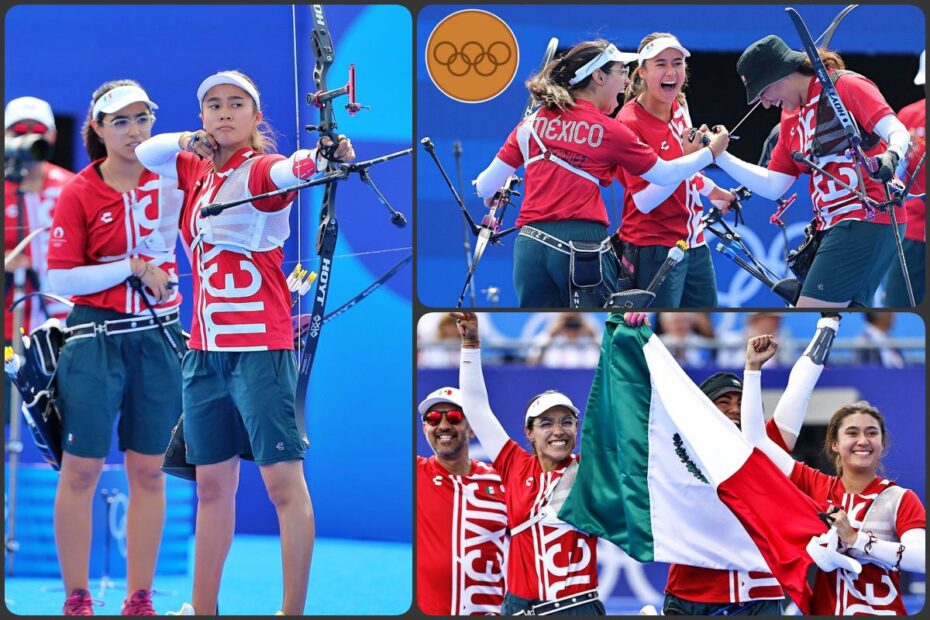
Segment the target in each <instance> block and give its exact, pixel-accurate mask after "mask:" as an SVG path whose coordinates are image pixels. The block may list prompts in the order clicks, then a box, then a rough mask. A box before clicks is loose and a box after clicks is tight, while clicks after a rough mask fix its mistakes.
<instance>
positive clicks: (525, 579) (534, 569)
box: [494, 440, 604, 615]
mask: <svg viewBox="0 0 930 620" xmlns="http://www.w3.org/2000/svg"><path fill="white" fill-rule="evenodd" d="M576 458H577V457H575V456H572V457H571V458H570V459H566V461H565V462H564V463H563V466H562V467H560V468H559V469H556V470H554V471H549V472H544V471H543V470H542V467H541V466H540V464H539V460H538V459H537V458H536V456H535V455H532V454H529V453H528V452H526V451H525V450H523V449H522V448H521V447H520V446H519V445H518V444H517V443H516V442H515V441H513V440H509V441H508V442H507V443H506V444H505V445H504V447H503V449H502V450H501V452H500V454H498V455H497V458H496V459H495V460H494V467H495V469H497V471H498V472H500V475H501V480H502V481H503V483H504V488H505V489H506V490H507V494H506V498H507V520H508V523H509V525H510V529H511V540H510V555H509V556H508V558H507V596H506V597H505V598H504V607H503V614H504V615H511V614H512V613H514V612H515V611H518V610H520V609H528V608H529V607H531V606H532V605H535V604H539V603H542V602H545V601H555V600H557V599H567V600H569V601H570V600H571V597H573V596H577V597H584V596H585V595H587V596H591V597H592V598H591V600H590V601H589V602H587V603H585V604H583V605H581V606H579V607H575V608H573V609H568V610H567V611H568V612H574V613H575V614H577V615H591V614H600V615H603V614H604V606H603V604H602V603H601V602H600V601H598V600H597V599H596V594H597V592H596V589H597V537H596V536H592V535H589V534H585V533H584V532H581V531H580V530H577V529H575V528H574V527H572V526H570V525H568V524H567V523H558V524H549V523H546V522H545V521H543V520H542V519H538V518H535V519H534V517H538V515H540V514H541V513H540V511H541V510H542V509H543V508H544V507H545V506H546V504H547V503H548V501H549V497H550V496H551V494H552V491H553V489H554V488H555V485H556V484H557V483H558V481H559V480H560V479H561V478H562V475H563V474H564V473H565V469H566V467H568V466H569V465H570V464H571V462H572V461H574V460H576Z"/></svg>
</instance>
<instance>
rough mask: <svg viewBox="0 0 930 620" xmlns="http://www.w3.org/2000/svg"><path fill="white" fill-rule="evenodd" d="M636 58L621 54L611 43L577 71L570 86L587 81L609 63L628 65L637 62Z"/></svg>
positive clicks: (634, 55) (633, 55)
mask: <svg viewBox="0 0 930 620" xmlns="http://www.w3.org/2000/svg"><path fill="white" fill-rule="evenodd" d="M636 58H637V56H636V54H628V53H626V52H621V51H620V50H618V49H617V48H616V46H615V45H614V44H613V43H611V44H610V45H608V46H607V47H605V48H604V50H603V51H602V52H601V53H600V54H598V55H597V56H595V57H594V58H592V59H591V60H589V61H588V62H587V64H585V65H584V66H583V67H581V68H580V69H578V70H577V71H575V77H573V78H572V79H570V80H569V81H568V84H569V85H570V86H574V85H575V84H577V83H578V82H580V81H581V80H583V79H585V78H586V77H588V76H589V75H591V74H592V73H594V71H595V69H600V68H601V67H603V66H604V65H606V64H607V63H608V62H620V63H623V64H624V65H626V64H629V63H631V62H636Z"/></svg>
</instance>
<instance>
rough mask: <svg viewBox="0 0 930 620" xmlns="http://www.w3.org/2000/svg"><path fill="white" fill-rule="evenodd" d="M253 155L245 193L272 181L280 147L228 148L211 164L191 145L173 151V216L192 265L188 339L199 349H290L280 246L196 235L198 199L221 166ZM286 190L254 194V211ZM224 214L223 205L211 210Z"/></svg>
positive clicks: (207, 198) (279, 200)
mask: <svg viewBox="0 0 930 620" xmlns="http://www.w3.org/2000/svg"><path fill="white" fill-rule="evenodd" d="M251 158H257V160H256V161H255V163H254V164H253V165H252V169H251V170H250V173H249V178H248V188H247V189H248V194H245V192H244V191H243V192H242V194H241V195H240V196H239V197H240V198H246V197H248V196H254V195H257V194H260V193H262V192H268V191H273V190H276V189H278V188H277V187H276V186H275V185H274V183H273V182H272V181H271V176H270V169H271V166H272V165H273V164H274V163H275V162H277V161H280V160H281V159H283V157H282V156H281V155H264V154H262V153H256V152H254V151H252V150H251V149H248V148H243V149H241V150H239V151H237V152H236V153H235V154H233V156H232V157H230V158H229V161H227V162H226V164H225V165H224V166H223V167H222V168H220V169H219V170H216V169H214V167H213V162H212V161H208V160H200V159H199V158H198V157H197V156H195V155H193V154H192V153H187V152H181V153H179V154H178V162H177V167H178V185H179V186H180V187H181V188H183V189H184V190H185V191H186V192H188V194H189V197H188V200H187V201H186V202H185V204H184V213H183V214H182V216H181V238H182V239H183V240H184V243H185V244H186V245H187V246H188V247H189V248H190V249H191V252H192V260H191V265H192V267H193V270H194V313H193V321H192V322H191V339H190V342H189V343H188V346H189V347H190V348H191V349H197V350H200V351H264V350H271V351H274V350H282V349H287V350H293V349H294V336H293V330H292V327H291V297H290V292H289V291H288V289H287V279H286V277H285V275H284V272H283V271H282V270H281V262H282V261H283V260H284V251H283V250H282V249H281V248H274V249H271V250H268V251H264V252H259V251H248V250H244V249H242V248H237V247H234V246H231V245H211V244H209V243H206V242H205V241H202V242H196V243H195V240H196V238H197V236H198V234H199V232H200V228H199V227H200V226H201V225H202V224H203V221H202V220H203V218H202V217H201V215H200V209H201V207H205V206H207V205H209V204H211V203H212V202H213V199H214V198H215V197H216V195H217V193H218V192H219V191H220V188H221V187H222V185H223V183H224V182H225V180H226V178H227V177H228V176H229V174H230V173H231V172H232V171H233V170H234V169H235V168H237V167H238V166H240V165H242V164H243V163H245V162H246V161H247V160H249V159H251ZM293 200H294V193H293V192H291V193H288V194H283V195H280V196H275V197H273V198H265V199H263V200H260V201H257V202H256V203H255V204H254V205H253V206H254V207H255V209H257V210H258V211H264V212H273V211H280V210H281V209H284V208H286V207H287V206H288V205H290V203H291V202H293ZM224 216H225V217H229V216H230V214H229V213H228V212H226V213H221V214H220V215H215V216H212V217H213V218H216V220H220V219H221V218H223V217H224Z"/></svg>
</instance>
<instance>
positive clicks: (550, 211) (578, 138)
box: [497, 99, 658, 226]
mask: <svg viewBox="0 0 930 620" xmlns="http://www.w3.org/2000/svg"><path fill="white" fill-rule="evenodd" d="M530 128H532V130H531V129H530ZM537 138H538V140H539V142H542V144H543V146H544V147H545V150H546V151H547V152H548V155H549V156H555V157H556V158H557V159H558V160H559V161H561V162H563V164H564V165H563V164H557V163H556V162H555V161H554V160H553V161H547V160H545V159H543V160H540V161H535V162H530V163H529V164H528V166H527V170H526V173H525V179H524V181H525V188H524V197H523V204H522V206H521V207H520V215H519V217H518V218H517V226H523V225H524V224H532V223H533V222H558V221H564V220H587V221H591V222H599V223H602V224H604V225H605V226H608V225H609V224H610V220H609V218H608V217H607V207H606V206H604V199H603V198H602V197H601V186H602V185H603V186H604V187H607V186H608V185H610V182H611V181H612V180H613V178H614V177H615V176H616V174H617V166H623V167H624V168H627V169H628V170H630V171H631V172H632V173H634V174H643V173H645V172H646V171H647V170H649V169H650V168H652V166H653V165H655V163H656V160H657V159H658V156H657V155H656V154H655V152H653V150H652V149H651V148H649V147H648V146H647V145H646V144H644V143H643V142H642V141H641V140H639V139H638V138H637V137H636V136H635V135H634V134H633V132H631V131H630V130H629V129H628V128H627V127H625V126H624V125H622V124H621V123H620V122H619V121H617V120H615V119H612V118H610V117H609V116H607V115H606V114H604V113H603V112H601V111H600V110H598V109H597V108H596V107H595V106H594V104H593V103H591V102H590V101H585V100H583V99H576V100H575V105H574V106H572V107H571V108H569V109H568V110H565V111H564V112H563V111H561V110H558V109H556V110H549V109H548V108H545V107H543V108H540V109H539V110H538V111H537V112H536V113H535V114H533V115H532V116H530V117H528V118H527V119H526V120H524V121H521V123H520V124H519V125H517V127H516V128H515V129H514V130H513V131H512V132H511V133H510V135H509V136H508V137H507V141H506V142H505V143H504V146H502V147H501V149H500V151H498V153H497V157H498V159H500V160H501V161H503V162H504V163H506V164H507V165H509V166H513V167H514V168H519V167H520V166H522V165H524V162H527V161H529V160H532V159H533V158H534V157H537V156H543V155H544V150H543V148H541V147H540V145H539V142H537ZM566 165H567V166H568V167H566ZM570 168H571V169H570ZM572 169H574V171H573V170H572ZM578 171H580V172H581V173H583V175H586V176H583V175H582V174H579V173H578Z"/></svg>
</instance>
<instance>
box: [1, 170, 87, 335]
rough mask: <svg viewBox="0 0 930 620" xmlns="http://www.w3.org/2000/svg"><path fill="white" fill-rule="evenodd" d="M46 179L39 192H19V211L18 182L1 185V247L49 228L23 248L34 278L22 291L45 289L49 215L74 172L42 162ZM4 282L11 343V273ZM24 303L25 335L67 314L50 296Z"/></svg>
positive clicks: (46, 289) (14, 244)
mask: <svg viewBox="0 0 930 620" xmlns="http://www.w3.org/2000/svg"><path fill="white" fill-rule="evenodd" d="M44 166H45V170H46V173H45V178H44V179H43V181H42V188H41V189H40V190H39V191H38V192H26V193H24V194H23V195H22V201H23V209H22V213H20V208H19V201H18V200H17V193H16V187H17V184H16V183H13V182H11V181H7V180H5V181H4V183H3V185H4V188H3V189H4V199H3V204H4V205H5V206H4V232H3V237H4V239H3V241H4V247H6V249H7V250H11V249H12V248H14V247H15V246H16V245H17V244H18V243H19V242H20V240H21V239H23V238H25V237H26V235H28V234H29V233H30V232H32V231H34V230H36V229H37V228H48V229H49V230H46V231H44V232H41V233H39V234H37V235H36V236H35V237H33V238H32V241H30V242H29V245H28V246H27V247H26V249H25V250H23V254H24V255H26V256H28V257H29V258H30V259H31V269H32V271H33V274H34V278H33V277H31V276H30V277H27V279H26V285H25V287H24V288H23V292H24V293H33V292H35V291H48V290H50V287H49V285H48V275H47V274H48V261H47V258H46V254H47V251H48V242H49V234H50V231H51V224H52V214H53V212H54V209H55V203H56V202H57V201H58V196H59V195H60V194H61V188H62V187H64V185H65V183H67V182H68V181H70V180H71V179H72V178H73V177H74V173H73V172H70V171H68V170H65V169H64V168H61V167H59V166H56V165H54V164H50V163H45V164H44ZM6 276H7V282H6V300H5V302H4V308H5V312H6V316H5V320H6V327H5V328H4V339H5V340H6V341H7V342H10V341H11V340H12V338H13V313H12V312H10V311H9V307H10V304H11V303H13V290H12V287H13V285H12V278H11V276H12V274H10V273H7V274H6ZM22 306H23V324H22V327H23V329H24V330H25V331H26V333H27V334H28V333H29V332H30V331H31V330H32V328H34V327H36V326H38V325H40V324H41V323H42V322H43V321H45V320H46V319H48V318H52V317H55V318H59V319H64V318H65V317H66V316H68V310H69V308H68V306H66V305H65V304H62V303H59V302H57V301H54V300H51V299H41V300H36V298H30V299H28V300H26V301H24V302H23V303H22Z"/></svg>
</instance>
